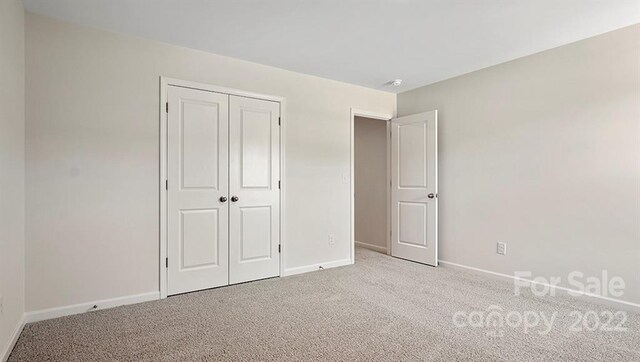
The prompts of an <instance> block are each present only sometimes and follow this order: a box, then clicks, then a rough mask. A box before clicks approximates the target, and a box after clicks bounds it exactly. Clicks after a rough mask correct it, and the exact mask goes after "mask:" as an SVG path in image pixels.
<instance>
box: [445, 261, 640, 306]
mask: <svg viewBox="0 0 640 362" xmlns="http://www.w3.org/2000/svg"><path fill="white" fill-rule="evenodd" d="M439 262H440V263H441V264H444V265H445V266H451V267H454V268H458V269H465V270H470V271H473V272H476V273H480V274H490V275H492V276H495V277H499V278H505V279H510V280H518V281H521V282H525V283H530V284H534V285H539V286H544V287H547V288H553V289H555V290H559V291H563V292H567V293H568V292H571V293H574V294H579V297H580V298H584V299H585V300H589V301H591V302H595V303H598V304H604V305H608V306H612V307H616V308H621V309H624V310H628V311H632V312H640V304H637V303H633V302H627V301H625V300H620V299H615V298H611V297H604V296H601V295H597V294H591V293H587V292H583V291H580V290H577V289H571V288H566V287H561V286H559V285H553V284H548V283H540V282H536V281H533V280H530V279H525V278H520V277H516V276H514V275H509V274H503V273H497V272H494V271H490V270H485V269H480V268H475V267H472V266H468V265H462V264H457V263H453V262H450V261H445V260H439Z"/></svg>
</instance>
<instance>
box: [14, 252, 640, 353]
mask: <svg viewBox="0 0 640 362" xmlns="http://www.w3.org/2000/svg"><path fill="white" fill-rule="evenodd" d="M497 308H499V313H501V314H502V315H507V313H511V317H510V318H511V319H510V320H511V325H506V324H505V325H503V326H502V327H500V326H499V324H498V325H496V326H493V324H491V323H490V326H489V327H486V326H484V327H470V326H466V327H464V326H463V327H458V326H456V325H455V324H454V321H453V317H454V316H455V315H457V316H458V318H459V319H458V322H461V321H466V319H465V318H464V317H461V316H467V315H468V314H469V313H471V312H473V311H480V312H486V311H488V310H494V309H497ZM608 309H609V308H604V307H600V306H598V305H595V304H590V303H588V302H586V301H584V300H581V299H579V298H578V299H576V298H572V297H568V296H558V297H555V298H539V297H535V296H533V295H531V294H527V295H523V296H515V295H514V292H513V285H512V283H510V282H508V281H504V280H496V279H491V278H487V277H484V276H481V275H475V274H471V273H467V272H463V271H458V270H453V269H450V268H443V267H440V268H431V267H427V266H423V265H420V264H416V263H412V262H408V261H403V260H399V259H394V258H391V257H388V256H386V255H382V254H379V253H375V252H372V251H368V250H362V249H359V250H358V251H357V260H356V265H354V266H347V267H342V268H335V269H329V270H324V271H319V272H314V273H308V274H303V275H297V276H292V277H286V278H276V279H269V280H262V281H257V282H253V283H247V284H241V285H236V286H230V287H224V288H219V289H213V290H207V291H202V292H197V293H190V294H185V295H180V296H175V297H170V298H168V299H166V300H162V301H155V302H148V303H141V304H137V305H131V306H123V307H118V308H113V309H108V310H102V311H95V312H91V313H85V314H81V315H75V316H70V317H64V318H59V319H54V320H48V321H43V322H38V323H32V324H29V325H27V326H26V327H25V329H24V332H23V333H22V335H21V336H20V339H19V340H18V342H17V345H16V347H15V349H14V350H13V353H12V354H11V356H10V358H9V360H10V361H214V360H253V361H268V360H282V361H300V360H326V361H337V360H366V361H371V360H379V361H392V360H479V361H500V360H511V361H530V360H531V361H533V360H538V361H548V360H573V361H577V360H607V361H611V360H619V361H633V360H635V361H640V315H638V314H632V313H628V319H627V321H626V323H625V324H624V326H625V327H626V328H627V330H626V331H602V330H599V329H597V330H595V331H571V330H570V327H571V326H572V325H573V324H574V322H575V320H576V318H577V317H575V316H572V315H571V312H572V311H574V310H577V311H578V312H579V313H583V314H584V313H586V312H587V311H590V310H593V311H596V312H598V313H602V312H603V311H605V310H608ZM527 311H530V312H537V313H540V312H544V313H547V315H548V316H551V315H552V313H554V312H555V313H557V318H556V319H555V322H554V324H553V328H552V329H551V330H550V331H549V332H548V333H546V334H541V333H540V332H542V331H543V330H544V329H545V328H542V327H540V326H539V327H538V328H531V329H529V330H528V331H526V332H525V331H524V329H523V327H522V325H521V326H519V327H513V326H516V325H517V323H516V322H517V320H518V318H517V314H518V313H523V314H524V313H525V312H527ZM457 312H460V313H458V314H456V313H457ZM463 313H464V314H463ZM480 315H481V314H480V313H478V314H476V315H475V316H476V317H477V318H476V319H473V318H472V320H471V321H472V323H475V322H473V321H474V320H480V322H482V321H483V319H482V317H481V316H480ZM532 320H533V319H532Z"/></svg>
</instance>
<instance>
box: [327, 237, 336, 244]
mask: <svg viewBox="0 0 640 362" xmlns="http://www.w3.org/2000/svg"><path fill="white" fill-rule="evenodd" d="M335 243H336V237H335V235H333V234H329V245H333V244H335Z"/></svg>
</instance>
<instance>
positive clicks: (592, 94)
mask: <svg viewBox="0 0 640 362" xmlns="http://www.w3.org/2000/svg"><path fill="white" fill-rule="evenodd" d="M432 109H438V112H439V113H438V115H439V152H440V153H439V157H440V159H439V162H440V165H439V166H440V168H439V171H440V179H439V181H440V190H439V191H440V195H439V196H440V235H439V236H440V258H441V259H443V260H446V261H450V262H455V263H459V264H463V265H467V266H473V267H477V268H482V269H486V270H491V271H496V272H500V273H507V274H512V273H513V272H514V271H518V270H520V271H532V272H533V273H534V275H537V276H546V277H549V276H558V277H561V278H562V279H563V281H565V282H566V280H567V276H568V273H570V272H571V271H574V270H577V271H581V272H583V273H585V274H586V275H592V276H598V275H600V273H602V270H608V272H609V275H617V276H621V277H623V278H624V279H625V280H626V284H627V290H626V294H625V295H624V296H623V297H622V298H621V299H622V300H626V301H630V302H633V303H640V25H635V26H631V27H628V28H625V29H622V30H618V31H614V32H611V33H607V34H604V35H601V36H598V37H594V38H591V39H587V40H584V41H580V42H577V43H574V44H570V45H566V46H563V47H560V48H556V49H552V50H549V51H546V52H543V53H539V54H535V55H531V56H528V57H525V58H521V59H518V60H515V61H511V62H508V63H504V64H501V65H497V66H494V67H491V68H487V69H484V70H480V71H477V72H474V73H470V74H467V75H464V76H460V77H457V78H454V79H451V80H447V81H443V82H440V83H436V84H433V85H430V86H426V87H422V88H419V89H416V90H413V91H409V92H406V93H402V94H400V95H399V97H398V114H399V115H400V116H402V115H408V114H412V113H416V112H422V111H428V110H432ZM498 241H501V242H506V243H508V248H507V252H508V254H507V255H506V256H500V255H497V254H496V251H495V250H496V242H498Z"/></svg>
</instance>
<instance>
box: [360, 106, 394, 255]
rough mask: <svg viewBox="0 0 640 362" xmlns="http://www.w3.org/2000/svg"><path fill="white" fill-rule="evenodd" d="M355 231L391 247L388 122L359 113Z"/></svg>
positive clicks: (364, 238) (365, 239) (365, 240)
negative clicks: (388, 211)
mask: <svg viewBox="0 0 640 362" xmlns="http://www.w3.org/2000/svg"><path fill="white" fill-rule="evenodd" d="M354 141H355V147H354V157H355V180H354V181H355V193H356V195H355V198H356V199H355V205H356V206H355V219H356V225H355V229H356V230H355V232H356V240H357V241H359V242H361V243H366V244H371V245H373V246H376V247H379V248H383V249H385V250H386V249H387V224H388V222H387V122H385V121H381V120H377V119H370V118H363V117H355V123H354Z"/></svg>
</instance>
